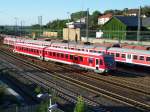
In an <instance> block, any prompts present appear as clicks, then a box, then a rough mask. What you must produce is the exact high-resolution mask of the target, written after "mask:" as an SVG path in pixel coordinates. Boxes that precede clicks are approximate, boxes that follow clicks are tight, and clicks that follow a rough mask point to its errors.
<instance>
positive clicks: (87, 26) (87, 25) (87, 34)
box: [86, 8, 89, 42]
mask: <svg viewBox="0 0 150 112" xmlns="http://www.w3.org/2000/svg"><path fill="white" fill-rule="evenodd" d="M88 30H89V8H88V9H87V19H86V38H87V42H88V41H89V40H88V36H89V31H88Z"/></svg>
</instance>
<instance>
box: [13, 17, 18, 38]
mask: <svg viewBox="0 0 150 112" xmlns="http://www.w3.org/2000/svg"><path fill="white" fill-rule="evenodd" d="M14 19H15V29H14V30H15V32H14V33H15V37H16V35H17V27H18V26H17V22H18V18H17V17H15V18H14Z"/></svg>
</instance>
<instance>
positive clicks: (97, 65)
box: [95, 59, 99, 70]
mask: <svg viewBox="0 0 150 112" xmlns="http://www.w3.org/2000/svg"><path fill="white" fill-rule="evenodd" d="M95 67H96V70H99V59H96V62H95Z"/></svg>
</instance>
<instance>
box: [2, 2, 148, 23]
mask: <svg viewBox="0 0 150 112" xmlns="http://www.w3.org/2000/svg"><path fill="white" fill-rule="evenodd" d="M140 5H141V6H145V5H150V0H1V2H0V25H14V24H15V19H14V18H15V17H17V18H18V19H17V20H18V24H20V21H24V23H23V24H25V25H31V24H36V23H37V22H38V16H40V15H41V16H42V17H43V24H46V23H47V22H48V21H49V20H54V19H64V18H67V17H68V14H67V12H70V13H72V12H76V11H80V10H85V9H87V8H89V9H90V12H91V13H92V12H93V11H94V10H99V11H101V12H103V11H105V10H108V9H124V8H138V7H139V6H140Z"/></svg>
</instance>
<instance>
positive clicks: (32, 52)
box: [13, 43, 45, 59]
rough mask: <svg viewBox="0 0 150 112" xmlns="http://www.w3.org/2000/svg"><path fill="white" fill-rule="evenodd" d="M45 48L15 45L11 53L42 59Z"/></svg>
mask: <svg viewBox="0 0 150 112" xmlns="http://www.w3.org/2000/svg"><path fill="white" fill-rule="evenodd" d="M44 48H45V46H39V45H31V44H24V43H16V44H15V47H14V50H13V52H15V53H19V54H24V55H28V56H32V57H36V58H39V59H43V50H44Z"/></svg>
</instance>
